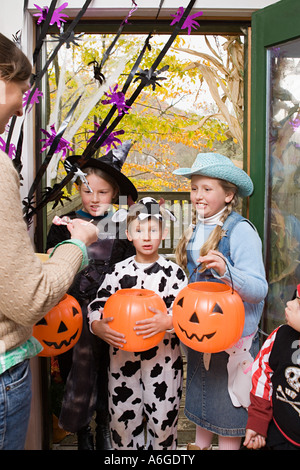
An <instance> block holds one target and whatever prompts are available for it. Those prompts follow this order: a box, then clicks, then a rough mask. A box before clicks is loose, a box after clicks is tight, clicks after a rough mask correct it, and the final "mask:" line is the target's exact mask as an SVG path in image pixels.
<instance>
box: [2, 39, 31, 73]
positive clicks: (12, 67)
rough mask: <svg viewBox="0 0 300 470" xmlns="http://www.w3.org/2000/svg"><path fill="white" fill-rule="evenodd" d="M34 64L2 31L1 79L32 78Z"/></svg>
mask: <svg viewBox="0 0 300 470" xmlns="http://www.w3.org/2000/svg"><path fill="white" fill-rule="evenodd" d="M31 73H32V66H31V64H30V62H29V60H28V58H27V57H26V55H25V54H24V53H23V52H22V51H21V49H19V47H18V46H17V45H16V44H15V43H14V42H13V41H11V40H10V39H8V38H7V37H6V36H4V35H3V34H1V33H0V79H2V80H6V81H10V80H15V81H24V80H28V78H30V76H31Z"/></svg>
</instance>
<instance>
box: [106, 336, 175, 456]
mask: <svg viewBox="0 0 300 470" xmlns="http://www.w3.org/2000/svg"><path fill="white" fill-rule="evenodd" d="M108 389H109V413H110V429H111V437H112V444H113V448H114V449H119V450H126V449H128V450H130V449H132V450H137V449H146V450H175V449H176V446H177V423H178V412H179V404H180V399H181V394H182V357H181V351H180V346H179V340H178V338H177V337H176V336H175V334H171V333H166V334H165V337H164V339H163V340H162V341H161V342H160V343H159V344H158V346H156V347H154V348H152V349H150V350H148V351H144V352H140V353H134V352H128V351H122V350H120V349H116V348H110V370H109V386H108Z"/></svg>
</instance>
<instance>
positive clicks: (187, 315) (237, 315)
mask: <svg viewBox="0 0 300 470" xmlns="http://www.w3.org/2000/svg"><path fill="white" fill-rule="evenodd" d="M244 321H245V309H244V304H243V301H242V299H241V298H240V296H239V295H238V294H237V293H236V292H235V291H234V290H233V289H232V288H231V287H230V286H228V285H226V284H222V283H219V282H194V283H191V284H188V285H187V286H186V287H185V288H184V289H182V290H181V291H180V293H179V294H178V295H177V297H176V299H175V301H174V305H173V325H174V329H175V332H176V334H177V336H178V337H179V339H180V340H181V341H182V342H183V343H184V344H185V345H186V346H189V347H190V348H191V349H194V350H196V351H200V352H206V353H216V352H220V351H224V350H225V349H227V348H230V347H231V346H233V344H235V343H236V342H237V341H238V340H239V339H240V337H241V335H242V332H243V328H244Z"/></svg>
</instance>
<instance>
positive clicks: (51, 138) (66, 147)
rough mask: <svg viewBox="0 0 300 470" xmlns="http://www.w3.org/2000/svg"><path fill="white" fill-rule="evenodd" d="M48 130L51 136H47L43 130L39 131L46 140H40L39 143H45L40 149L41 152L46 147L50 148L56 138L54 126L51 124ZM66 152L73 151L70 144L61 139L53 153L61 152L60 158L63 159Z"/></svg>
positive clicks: (47, 133)
mask: <svg viewBox="0 0 300 470" xmlns="http://www.w3.org/2000/svg"><path fill="white" fill-rule="evenodd" d="M50 129H51V134H49V132H47V131H46V130H45V129H41V132H42V133H43V134H45V135H46V136H47V139H41V142H45V144H44V146H43V148H42V149H41V152H44V150H46V148H47V147H51V145H52V143H53V141H54V139H55V137H56V130H55V125H54V124H52V126H50ZM67 150H73V148H72V147H71V145H70V142H68V141H67V140H66V139H63V138H61V139H60V141H59V144H58V146H57V148H56V150H55V152H54V153H59V152H62V153H63V154H62V158H65V156H66V154H67Z"/></svg>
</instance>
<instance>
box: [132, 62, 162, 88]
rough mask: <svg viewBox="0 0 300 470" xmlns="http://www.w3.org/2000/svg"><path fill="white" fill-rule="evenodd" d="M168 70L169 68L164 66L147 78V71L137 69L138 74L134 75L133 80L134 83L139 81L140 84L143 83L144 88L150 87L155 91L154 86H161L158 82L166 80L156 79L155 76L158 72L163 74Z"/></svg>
mask: <svg viewBox="0 0 300 470" xmlns="http://www.w3.org/2000/svg"><path fill="white" fill-rule="evenodd" d="M168 68H169V66H168V65H165V66H164V67H162V68H161V69H160V70H157V71H156V72H153V73H152V75H151V77H150V76H149V69H145V70H141V69H139V72H138V73H136V74H135V75H136V79H135V80H134V82H136V81H137V80H141V82H144V84H145V86H150V85H152V90H155V87H156V85H158V86H161V84H160V83H158V80H167V79H166V77H158V76H157V75H158V74H159V73H160V72H165V71H166V70H168Z"/></svg>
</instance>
